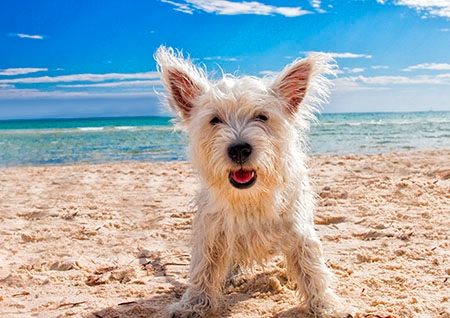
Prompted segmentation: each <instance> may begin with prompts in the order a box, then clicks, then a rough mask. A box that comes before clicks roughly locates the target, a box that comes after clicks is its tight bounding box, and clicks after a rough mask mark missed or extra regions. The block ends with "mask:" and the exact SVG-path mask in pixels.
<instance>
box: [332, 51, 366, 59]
mask: <svg viewBox="0 0 450 318" xmlns="http://www.w3.org/2000/svg"><path fill="white" fill-rule="evenodd" d="M327 54H329V55H331V57H332V58H335V59H358V58H365V59H371V58H372V55H368V54H355V53H332V52H329V53H327Z"/></svg>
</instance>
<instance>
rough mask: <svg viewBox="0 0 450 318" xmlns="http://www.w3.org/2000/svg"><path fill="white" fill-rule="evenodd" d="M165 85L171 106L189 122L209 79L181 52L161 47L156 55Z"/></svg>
mask: <svg viewBox="0 0 450 318" xmlns="http://www.w3.org/2000/svg"><path fill="white" fill-rule="evenodd" d="M155 60H156V62H157V63H158V69H159V71H160V74H161V79H162V81H163V84H164V86H165V88H166V90H167V91H168V93H169V94H168V96H167V99H168V102H169V106H170V107H171V108H172V110H174V111H175V113H176V114H177V115H178V116H179V117H180V118H181V119H182V120H189V118H190V115H191V111H192V109H193V107H194V101H195V99H196V98H197V97H199V96H200V95H201V94H202V93H203V92H204V91H205V89H206V85H207V78H206V75H205V73H204V71H203V70H201V69H198V68H196V67H195V66H194V65H192V63H191V62H190V61H189V60H186V59H184V58H183V55H182V54H181V52H178V54H176V53H175V52H174V50H173V49H172V48H166V47H164V46H160V47H159V48H158V50H157V51H156V54H155Z"/></svg>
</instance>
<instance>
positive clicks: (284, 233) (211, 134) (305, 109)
mask: <svg viewBox="0 0 450 318" xmlns="http://www.w3.org/2000/svg"><path fill="white" fill-rule="evenodd" d="M155 59H156V61H157V63H158V65H159V71H160V73H161V78H162V80H163V83H164V85H165V87H166V89H167V91H168V94H167V96H166V98H167V101H168V104H169V106H170V108H171V109H172V110H173V111H174V112H175V113H176V114H177V116H178V118H179V119H180V125H181V127H182V128H183V129H184V130H185V131H186V132H187V133H188V135H189V146H190V147H189V149H190V156H191V159H192V162H193V164H194V167H195V168H196V169H197V170H198V172H199V175H200V179H201V189H200V192H199V194H198V196H197V198H196V203H197V207H198V212H197V213H196V215H195V218H194V221H193V238H192V244H193V246H192V259H191V267H190V283H189V287H188V289H187V290H186V292H185V294H184V295H183V297H182V299H181V301H180V302H179V303H177V304H174V305H172V306H171V314H172V317H197V316H205V315H207V314H208V313H211V312H214V310H216V309H217V307H218V300H219V296H220V294H221V289H222V287H223V285H224V282H225V279H226V277H227V273H229V271H230V269H231V268H236V267H239V266H247V265H251V264H252V263H253V262H255V261H256V262H259V263H261V262H263V261H264V260H266V259H267V258H268V257H270V256H271V254H273V251H277V252H278V251H279V252H282V253H283V254H284V255H285V257H286V264H287V269H288V274H289V276H290V278H291V279H292V280H293V282H294V283H296V286H297V290H298V292H299V297H300V300H301V302H303V303H304V304H306V305H307V307H308V309H309V310H310V311H311V312H313V313H315V314H320V315H321V314H329V313H333V312H335V309H336V308H337V306H338V303H339V301H338V298H337V297H336V295H335V294H334V292H333V291H332V290H331V288H330V281H331V274H330V271H329V270H328V268H327V266H326V265H325V263H324V260H323V256H322V246H321V243H320V241H319V239H318V237H317V235H316V233H315V230H314V221H313V216H314V210H315V194H314V193H313V191H312V189H311V186H310V184H309V179H308V170H307V167H306V163H305V160H306V155H305V152H306V151H305V145H306V142H305V136H306V133H307V130H308V128H309V124H310V121H311V119H313V118H314V115H313V112H314V111H315V109H316V107H317V106H319V105H320V104H321V103H323V102H326V100H327V96H328V92H329V89H328V87H329V80H328V79H327V78H326V77H325V76H324V75H330V74H334V72H335V63H334V62H333V61H332V59H331V58H330V57H328V56H327V55H325V54H311V55H310V56H309V57H308V58H306V59H303V60H297V61H295V62H293V63H292V64H290V65H288V66H286V68H285V69H284V70H283V71H282V72H281V73H279V74H278V75H277V76H275V77H265V78H262V79H260V78H256V77H249V76H244V77H240V78H238V77H234V76H231V75H224V76H223V78H222V79H221V80H219V81H211V80H209V79H208V78H207V75H206V72H205V71H204V70H203V69H202V68H199V67H196V66H194V65H193V64H192V63H191V61H189V60H188V59H184V58H183V56H182V54H181V53H179V52H178V53H176V52H174V50H173V49H171V48H165V47H163V46H161V47H160V48H159V49H158V51H157V53H156V55H155Z"/></svg>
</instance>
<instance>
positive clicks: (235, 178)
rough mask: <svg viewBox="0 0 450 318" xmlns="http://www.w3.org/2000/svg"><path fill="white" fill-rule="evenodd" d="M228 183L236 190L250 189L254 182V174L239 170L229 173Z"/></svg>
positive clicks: (253, 172)
mask: <svg viewBox="0 0 450 318" xmlns="http://www.w3.org/2000/svg"><path fill="white" fill-rule="evenodd" d="M229 179H230V183H231V184H232V185H233V186H234V187H236V188H238V189H247V188H250V187H251V186H252V185H253V184H254V183H255V181H256V172H255V171H254V170H249V169H244V168H241V169H239V170H236V171H231V172H230V175H229Z"/></svg>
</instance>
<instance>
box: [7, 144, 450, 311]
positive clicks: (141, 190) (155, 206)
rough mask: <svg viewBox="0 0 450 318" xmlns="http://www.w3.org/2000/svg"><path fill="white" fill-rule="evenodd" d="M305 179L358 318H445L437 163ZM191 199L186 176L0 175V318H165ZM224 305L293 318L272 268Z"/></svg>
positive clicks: (444, 213)
mask: <svg viewBox="0 0 450 318" xmlns="http://www.w3.org/2000/svg"><path fill="white" fill-rule="evenodd" d="M310 166H311V179H312V180H313V183H314V187H315V190H316V191H317V193H318V194H320V199H319V201H318V209H317V213H316V219H315V220H316V228H317V230H318V232H319V234H320V237H321V240H322V242H323V245H324V250H325V255H326V259H327V264H328V265H329V267H330V268H331V270H332V271H333V273H334V274H335V276H336V283H335V285H336V290H337V292H338V294H339V295H340V296H341V297H342V299H343V300H344V301H345V302H346V303H348V304H350V305H351V306H353V307H355V308H356V309H357V312H358V314H357V317H450V151H439V152H415V153H403V154H380V155H349V156H320V157H314V158H312V159H311V162H310ZM197 186H198V179H197V177H196V175H195V173H194V172H193V171H192V169H191V168H190V165H189V163H185V162H170V163H119V164H101V165H75V166H55V167H21V168H3V169H0V316H2V317H32V316H35V317H65V316H82V317H121V316H124V317H166V315H167V313H166V306H167V305H168V304H171V303H173V302H176V301H177V299H178V298H179V297H180V295H182V294H183V291H184V290H185V288H186V283H187V279H188V270H189V266H188V264H189V258H190V256H189V235H190V227H191V220H192V214H193V213H194V211H193V207H192V200H193V197H194V194H195V189H196V188H197ZM224 294H225V296H224V299H223V302H222V303H223V306H222V309H221V312H220V313H219V314H218V317H303V315H302V314H301V311H300V309H299V308H298V307H296V305H297V302H296V297H295V293H294V291H293V290H292V286H291V285H290V284H289V283H287V282H286V274H285V270H284V266H283V260H282V258H281V257H276V258H275V259H274V260H273V261H272V262H270V263H269V264H267V266H266V267H265V268H258V269H257V270H256V271H255V273H253V274H249V275H248V277H246V282H245V283H244V284H243V285H241V286H238V287H228V288H227V289H226V290H225V291H224ZM305 317H306V316H305Z"/></svg>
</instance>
